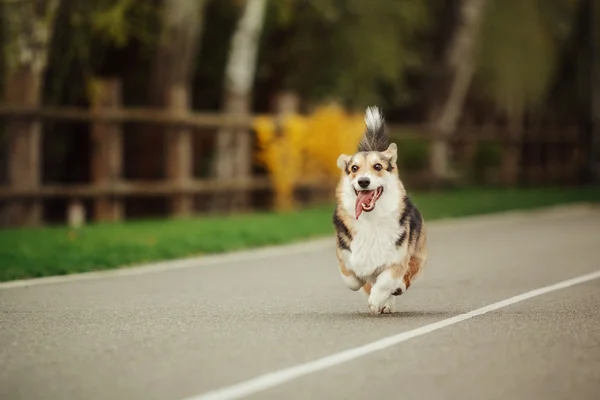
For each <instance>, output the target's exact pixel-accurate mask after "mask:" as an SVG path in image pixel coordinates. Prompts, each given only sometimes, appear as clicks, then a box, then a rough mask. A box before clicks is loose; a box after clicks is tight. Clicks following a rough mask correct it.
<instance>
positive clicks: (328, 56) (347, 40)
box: [261, 0, 430, 107]
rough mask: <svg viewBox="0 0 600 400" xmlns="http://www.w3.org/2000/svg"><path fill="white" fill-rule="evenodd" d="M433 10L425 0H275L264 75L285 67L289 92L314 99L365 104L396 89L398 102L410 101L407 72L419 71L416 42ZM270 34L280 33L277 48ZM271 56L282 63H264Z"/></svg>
mask: <svg viewBox="0 0 600 400" xmlns="http://www.w3.org/2000/svg"><path fill="white" fill-rule="evenodd" d="M428 11H429V9H428V7H427V5H426V3H425V2H423V1H421V0H407V1H394V2H392V1H363V0H344V1H339V0H305V1H300V0H296V1H294V0H287V1H281V2H279V1H276V0H273V1H271V3H270V12H269V18H268V19H267V26H266V29H265V35H266V36H267V38H266V39H265V40H264V41H263V47H262V49H261V54H262V57H261V59H262V60H263V65H262V67H263V73H271V74H277V73H282V71H281V70H280V68H283V73H284V74H285V76H284V77H283V78H282V86H283V88H286V89H294V90H296V91H298V92H299V93H300V94H301V95H302V96H303V97H304V98H307V99H310V100H322V99H325V98H337V99H341V100H342V101H343V102H346V103H347V104H350V105H353V106H357V107H363V106H364V105H365V104H367V103H374V102H376V103H381V102H382V101H383V99H382V98H381V97H380V95H379V93H378V92H379V90H378V88H379V87H382V86H384V87H388V88H393V89H394V92H395V93H396V96H395V101H396V104H398V103H399V101H400V100H403V99H406V98H407V97H408V91H407V90H406V87H405V83H406V82H405V81H404V78H405V72H406V71H407V70H409V69H410V68H417V67H419V63H420V58H419V56H418V51H417V49H416V48H415V46H413V45H412V41H413V39H414V36H415V34H417V33H418V32H419V31H421V30H424V29H426V28H427V26H428V23H429V17H430V16H429V13H428ZM269 35H275V36H276V40H277V44H276V45H275V46H274V45H273V41H272V40H269ZM271 59H277V60H278V61H279V62H278V63H276V66H269V65H265V60H271ZM269 68H271V69H270V70H269V71H267V72H265V69H269ZM307 78H309V79H310V84H309V85H307Z"/></svg>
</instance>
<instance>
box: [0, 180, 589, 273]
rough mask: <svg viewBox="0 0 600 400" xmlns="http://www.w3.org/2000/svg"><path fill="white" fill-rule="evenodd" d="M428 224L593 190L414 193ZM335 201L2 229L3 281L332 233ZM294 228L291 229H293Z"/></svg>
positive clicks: (580, 197)
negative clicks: (281, 210) (275, 209)
mask: <svg viewBox="0 0 600 400" xmlns="http://www.w3.org/2000/svg"><path fill="white" fill-rule="evenodd" d="M412 197H413V200H414V201H415V204H417V206H419V208H420V209H421V211H422V213H423V216H424V217H425V219H426V220H427V221H432V220H435V219H437V218H448V217H460V216H467V215H476V214H484V213H490V212H498V211H505V210H512V209H522V210H523V209H531V208H536V207H542V206H550V205H555V204H561V203H570V202H577V201H598V200H599V199H600V190H599V189H598V188H587V189H586V188H579V189H565V188H550V189H513V190H494V189H468V190H460V191H452V192H442V193H427V194H423V193H413V195H412ZM331 212H332V206H328V207H321V208H315V209H310V210H304V211H298V212H293V213H286V214H276V213H257V214H254V215H238V216H227V217H208V218H200V219H189V220H163V221H143V222H128V223H123V224H98V225H92V226H88V227H85V228H83V229H82V230H81V231H78V232H72V231H70V230H69V229H67V228H63V227H56V228H44V229H15V230H3V231H0V281H7V280H13V279H22V278H32V277H41V276H51V275H64V274H70V273H77V272H85V271H92V270H102V269H113V268H118V267H123V266H126V265H132V264H140V263H145V262H152V261H157V260H166V259H173V258H180V257H186V256H197V255H201V254H206V253H220V252H224V251H231V250H237V249H244V248H251V247H260V246H266V245H274V244H282V243H289V242H295V241H299V240H303V239H307V238H311V237H317V236H326V235H332V234H333V227H332V225H331ZM290 227H293V228H290Z"/></svg>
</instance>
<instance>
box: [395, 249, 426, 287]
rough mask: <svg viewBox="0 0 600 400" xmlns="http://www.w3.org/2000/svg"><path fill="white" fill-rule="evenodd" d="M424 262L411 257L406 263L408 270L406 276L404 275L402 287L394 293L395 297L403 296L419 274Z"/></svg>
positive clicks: (418, 258)
mask: <svg viewBox="0 0 600 400" xmlns="http://www.w3.org/2000/svg"><path fill="white" fill-rule="evenodd" d="M423 263H424V260H423V259H421V258H420V257H416V256H412V257H411V258H410V260H409V261H408V270H407V271H406V274H404V287H400V288H398V291H396V292H394V295H395V296H399V295H401V294H404V292H406V291H407V290H408V288H409V287H410V285H411V283H412V281H413V280H415V278H416V277H417V276H418V275H419V272H421V267H422V266H423Z"/></svg>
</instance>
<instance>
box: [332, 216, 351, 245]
mask: <svg viewBox="0 0 600 400" xmlns="http://www.w3.org/2000/svg"><path fill="white" fill-rule="evenodd" d="M332 220H333V226H335V232H336V234H337V242H338V245H339V247H340V248H341V249H343V250H350V242H351V241H352V233H351V232H350V230H349V229H348V227H347V226H346V224H344V221H342V220H341V218H340V217H339V215H338V209H337V208H336V209H335V211H334V213H333V219H332Z"/></svg>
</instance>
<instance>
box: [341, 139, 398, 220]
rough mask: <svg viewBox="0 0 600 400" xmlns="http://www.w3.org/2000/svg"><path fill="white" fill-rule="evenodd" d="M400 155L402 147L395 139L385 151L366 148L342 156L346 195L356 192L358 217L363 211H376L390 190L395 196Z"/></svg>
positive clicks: (355, 201)
mask: <svg viewBox="0 0 600 400" xmlns="http://www.w3.org/2000/svg"><path fill="white" fill-rule="evenodd" d="M397 159H398V148H397V146H396V144H395V143H392V144H390V145H389V147H388V148H387V150H385V151H382V152H379V151H362V152H358V153H356V154H354V155H347V154H342V155H340V156H339V157H338V159H337V166H338V168H339V169H340V170H342V180H343V182H342V183H343V186H345V188H346V190H345V193H344V197H346V198H347V197H349V196H351V195H353V196H355V198H354V199H353V200H354V203H355V204H354V208H355V214H356V219H358V217H359V216H360V214H361V213H362V212H363V211H365V212H371V211H373V210H374V209H375V207H376V205H377V202H378V201H380V199H381V198H382V197H384V196H386V194H388V193H392V197H393V196H394V195H397V192H398V183H399V179H398V171H397V165H396V162H397ZM347 200H349V199H347ZM392 200H393V199H392Z"/></svg>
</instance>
